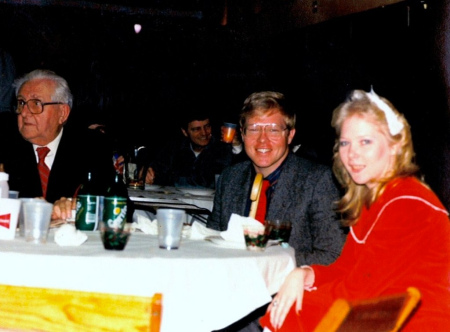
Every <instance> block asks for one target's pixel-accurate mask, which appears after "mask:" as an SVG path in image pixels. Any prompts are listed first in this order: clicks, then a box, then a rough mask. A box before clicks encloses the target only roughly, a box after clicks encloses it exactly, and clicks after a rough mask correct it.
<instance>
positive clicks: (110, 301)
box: [0, 285, 162, 332]
mask: <svg viewBox="0 0 450 332" xmlns="http://www.w3.org/2000/svg"><path fill="white" fill-rule="evenodd" d="M0 294H2V295H1V296H0V330H3V329H5V328H7V329H12V330H18V331H21V330H33V331H37V330H38V331H46V332H59V331H60V332H71V331H73V332H75V331H77V332H78V331H84V332H100V331H148V332H159V331H160V324H161V318H162V294H159V293H156V294H154V295H153V296H152V297H140V296H128V295H117V294H106V293H94V292H81V291H72V290H61V289H47V288H35V287H22V286H10V285H0Z"/></svg>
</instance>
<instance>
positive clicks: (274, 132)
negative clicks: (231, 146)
mask: <svg viewBox="0 0 450 332" xmlns="http://www.w3.org/2000/svg"><path fill="white" fill-rule="evenodd" d="M285 130H287V128H283V127H281V126H280V125H278V124H276V123H269V124H259V123H255V124H251V125H248V126H246V127H245V128H244V135H245V136H247V137H251V138H252V137H258V136H259V135H261V133H262V132H263V131H264V133H265V134H266V136H267V137H269V138H279V137H281V136H283V133H284V131H285Z"/></svg>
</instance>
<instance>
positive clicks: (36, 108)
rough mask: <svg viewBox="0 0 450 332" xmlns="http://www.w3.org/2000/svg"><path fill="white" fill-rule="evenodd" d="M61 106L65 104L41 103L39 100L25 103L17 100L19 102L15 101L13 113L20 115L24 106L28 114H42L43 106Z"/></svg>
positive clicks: (30, 100)
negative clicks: (26, 107)
mask: <svg viewBox="0 0 450 332" xmlns="http://www.w3.org/2000/svg"><path fill="white" fill-rule="evenodd" d="M62 104H65V103H62V102H51V103H43V102H42V101H40V100H39V99H29V100H27V101H25V100H22V99H19V100H17V106H16V109H15V111H16V113H17V114H20V113H22V111H23V109H24V107H25V105H27V106H28V110H29V111H30V113H32V114H41V113H42V112H44V106H46V105H62Z"/></svg>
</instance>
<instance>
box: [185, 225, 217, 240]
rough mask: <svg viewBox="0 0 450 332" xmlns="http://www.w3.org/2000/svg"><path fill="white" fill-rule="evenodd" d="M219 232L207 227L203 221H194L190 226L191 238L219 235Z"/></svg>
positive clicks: (199, 238) (197, 238)
mask: <svg viewBox="0 0 450 332" xmlns="http://www.w3.org/2000/svg"><path fill="white" fill-rule="evenodd" d="M219 235H220V232H219V231H216V230H214V229H211V228H207V227H206V226H205V224H204V223H201V222H198V221H194V222H193V223H192V226H191V237H190V238H191V239H192V240H203V239H205V238H206V237H208V236H219Z"/></svg>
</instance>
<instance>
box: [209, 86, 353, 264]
mask: <svg viewBox="0 0 450 332" xmlns="http://www.w3.org/2000/svg"><path fill="white" fill-rule="evenodd" d="M240 125H241V128H242V130H241V135H242V140H243V142H244V147H245V151H246V153H247V155H248V157H249V158H250V160H247V161H244V162H241V163H238V164H236V165H234V166H231V167H228V168H226V169H225V170H224V171H223V172H222V174H221V176H220V178H219V180H218V183H217V186H216V193H215V198H214V208H213V211H212V214H211V215H210V216H209V218H208V222H207V227H209V228H212V229H216V230H220V231H223V230H226V229H227V227H228V221H229V219H230V216H231V214H232V213H236V214H238V215H241V216H248V214H249V210H250V205H251V201H250V192H251V189H252V185H253V181H254V178H255V176H256V173H262V175H263V177H264V179H268V180H269V182H270V187H269V190H268V191H267V200H268V207H267V212H266V218H265V219H266V220H270V219H282V220H290V221H291V222H292V231H291V236H290V239H289V244H290V246H292V247H293V248H294V249H295V252H296V259H297V265H298V266H300V265H306V264H324V265H328V264H330V263H332V262H334V260H335V259H336V258H337V257H338V256H339V254H340V252H341V249H342V246H343V244H344V241H345V235H344V229H343V228H342V227H341V225H340V221H339V218H338V215H337V214H336V213H335V212H334V210H333V207H334V202H335V201H337V200H338V198H339V190H338V188H337V186H336V184H335V181H334V178H333V175H332V172H331V170H330V169H329V168H328V167H327V166H325V165H321V164H317V163H315V162H312V161H309V160H306V159H303V158H301V157H299V156H297V155H295V154H294V153H292V152H291V151H290V149H289V144H290V143H291V142H292V139H293V137H294V135H295V113H293V112H291V111H290V110H289V109H288V107H287V106H286V105H285V99H284V96H283V95H282V94H281V93H278V92H271V91H264V92H257V93H253V94H252V95H250V96H249V97H248V98H247V99H246V101H245V102H244V107H243V110H242V113H241V117H240Z"/></svg>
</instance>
